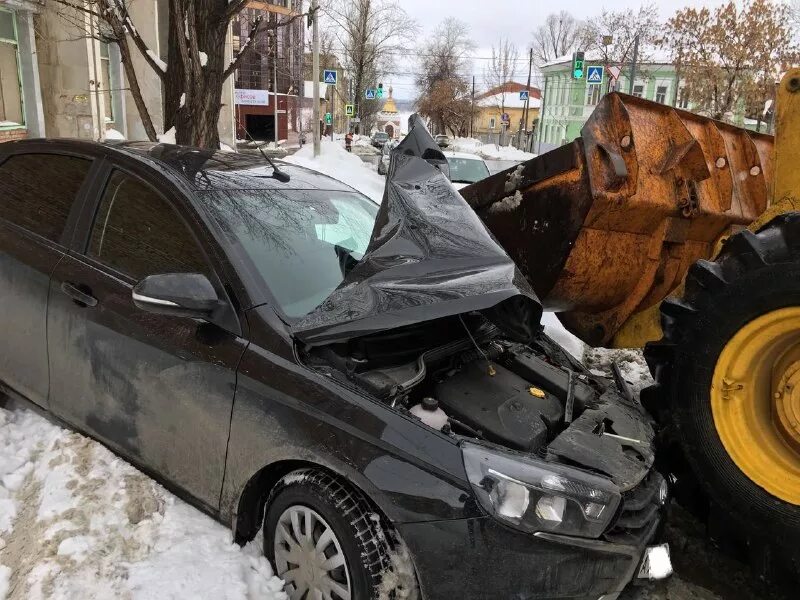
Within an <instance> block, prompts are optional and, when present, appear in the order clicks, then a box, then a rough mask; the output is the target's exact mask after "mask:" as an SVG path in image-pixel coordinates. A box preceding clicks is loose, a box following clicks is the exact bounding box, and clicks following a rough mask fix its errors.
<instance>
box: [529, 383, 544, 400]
mask: <svg viewBox="0 0 800 600" xmlns="http://www.w3.org/2000/svg"><path fill="white" fill-rule="evenodd" d="M528 393H529V394H530V395H531V396H533V397H534V398H544V397H545V393H544V390H542V389H539V388H537V387H534V386H531V387H529V388H528Z"/></svg>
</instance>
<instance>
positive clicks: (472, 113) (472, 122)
mask: <svg viewBox="0 0 800 600" xmlns="http://www.w3.org/2000/svg"><path fill="white" fill-rule="evenodd" d="M474 126H475V75H473V76H472V104H470V107H469V137H472V136H473V130H474Z"/></svg>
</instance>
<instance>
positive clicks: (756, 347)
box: [461, 69, 800, 560]
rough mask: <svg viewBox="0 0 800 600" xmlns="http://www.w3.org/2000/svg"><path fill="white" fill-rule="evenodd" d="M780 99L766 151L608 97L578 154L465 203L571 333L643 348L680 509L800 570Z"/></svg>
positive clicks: (791, 117)
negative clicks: (695, 509)
mask: <svg viewBox="0 0 800 600" xmlns="http://www.w3.org/2000/svg"><path fill="white" fill-rule="evenodd" d="M777 89H778V91H777V121H776V137H775V138H774V139H773V138H772V136H767V135H763V134H759V133H754V132H751V131H747V130H744V129H740V128H737V127H734V126H731V125H728V124H725V123H721V122H718V121H714V120H712V119H709V118H706V117H702V116H699V115H696V114H692V113H689V112H685V111H681V110H677V109H674V108H671V107H669V106H664V105H661V104H658V103H654V102H649V101H646V100H642V99H640V98H635V97H632V96H627V95H623V94H617V93H612V94H609V95H607V96H605V97H604V98H603V100H602V101H601V102H600V104H599V105H598V106H597V108H596V110H595V111H594V113H593V114H592V115H591V117H590V118H589V120H588V121H587V123H586V124H585V126H584V127H583V129H582V131H581V137H580V138H579V139H577V140H575V141H574V142H572V143H570V144H568V145H565V146H562V147H561V148H558V149H556V150H553V151H551V152H548V153H547V154H543V155H541V156H539V157H536V158H534V159H532V160H530V161H528V162H526V163H523V164H522V165H519V166H518V167H516V168H512V169H509V170H507V171H504V172H502V173H499V174H497V175H494V176H492V177H490V178H488V179H485V180H483V181H481V182H478V183H476V184H473V185H472V186H469V187H467V188H464V189H463V190H462V191H461V193H462V195H463V196H464V198H465V199H466V200H467V202H468V203H469V204H470V205H471V206H472V207H473V208H474V209H475V210H476V212H477V213H478V214H479V215H480V216H481V217H482V218H483V220H484V221H485V223H486V224H487V226H488V227H489V229H490V230H491V231H492V233H493V234H494V235H495V237H496V238H497V239H498V241H499V242H500V243H501V244H502V245H503V246H504V247H505V249H506V250H507V252H508V253H509V254H510V255H511V257H512V258H513V259H514V260H515V261H516V263H517V265H518V266H519V267H520V269H521V270H522V271H523V273H524V274H525V275H526V277H527V278H528V280H529V281H530V283H531V284H532V285H533V287H534V289H535V290H536V292H537V294H538V296H539V297H540V299H541V300H542V302H543V304H544V305H545V308H546V309H548V310H552V311H555V312H557V313H558V316H559V318H560V320H561V321H562V323H563V324H564V325H565V326H566V328H567V329H568V330H569V331H571V332H572V333H573V334H575V335H576V336H578V337H579V338H581V339H582V340H583V341H584V342H586V343H587V344H589V345H591V346H603V347H617V348H621V347H629V348H630V347H643V348H644V352H645V358H646V360H647V363H648V365H649V367H650V370H651V372H652V374H653V377H654V379H655V384H654V385H653V386H651V387H650V388H647V389H646V390H644V391H643V393H642V401H643V402H644V403H645V405H646V406H647V408H649V409H650V411H651V413H652V414H653V415H654V416H655V417H656V419H657V421H658V422H659V424H660V426H661V431H662V435H661V437H662V440H663V446H662V454H663V455H664V456H665V457H666V458H668V459H669V461H668V464H667V466H666V468H667V469H668V470H669V471H671V472H672V473H674V474H677V478H678V483H679V487H678V489H679V490H683V493H684V499H685V501H687V502H689V501H691V502H694V503H695V504H697V498H698V497H699V496H700V494H697V493H696V492H697V491H698V490H700V491H702V497H703V498H707V499H708V502H707V503H705V502H704V503H703V504H704V506H705V507H706V511H705V516H709V511H708V507H711V509H710V511H711V513H710V514H711V516H712V517H722V518H723V521H724V522H726V523H730V524H733V525H734V527H733V528H732V529H735V530H738V531H741V532H743V534H744V535H742V536H740V539H744V540H745V541H746V542H747V543H748V545H749V546H750V547H758V548H762V549H764V548H766V549H767V553H768V554H769V553H771V554H772V555H773V556H778V555H780V556H782V557H786V556H789V557H794V560H797V558H796V557H797V555H798V550H797V549H798V548H800V69H794V70H791V71H789V72H788V73H787V74H786V76H785V77H784V78H783V80H782V81H781V83H780V84H779V86H778V88H777ZM790 560H791V559H790Z"/></svg>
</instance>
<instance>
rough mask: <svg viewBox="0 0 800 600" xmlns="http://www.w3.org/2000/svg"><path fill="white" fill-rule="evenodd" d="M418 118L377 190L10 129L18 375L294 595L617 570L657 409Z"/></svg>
mask: <svg viewBox="0 0 800 600" xmlns="http://www.w3.org/2000/svg"><path fill="white" fill-rule="evenodd" d="M420 135H421V133H420ZM428 137H430V136H428ZM409 138H412V136H409ZM409 138H406V140H404V142H403V143H401V145H400V147H398V149H397V150H396V152H397V153H398V155H397V157H394V158H393V160H396V161H397V164H396V165H394V167H393V170H392V178H391V179H390V180H389V182H388V183H387V199H386V201H385V202H384V203H382V204H381V205H380V206H378V205H376V204H375V203H373V202H372V201H370V200H369V199H367V198H366V197H364V196H362V195H360V194H359V193H357V192H355V191H354V190H352V189H351V188H349V187H347V186H345V185H343V184H341V183H339V182H337V181H335V180H333V179H330V178H328V177H325V176H322V175H320V174H318V173H315V172H312V171H309V170H306V169H303V168H300V167H297V166H292V165H286V164H278V165H277V168H275V169H273V167H271V166H270V165H267V164H265V163H264V162H263V161H262V160H261V159H260V158H258V157H251V156H244V155H237V154H231V153H219V152H212V151H206V150H198V149H192V148H184V147H178V146H171V145H159V144H152V143H124V144H121V145H100V144H95V143H89V142H82V141H64V140H52V141H36V140H33V141H21V142H10V143H6V144H2V145H0V298H2V306H3V311H2V314H1V315H0V320H1V321H2V331H3V334H4V335H3V338H4V342H3V344H2V345H1V346H0V379H2V385H3V390H4V391H5V392H6V393H7V394H8V395H11V396H14V397H17V398H24V399H26V400H28V401H31V402H33V403H35V404H37V405H38V406H39V407H41V408H42V409H45V410H46V411H49V412H50V413H52V415H54V416H55V417H57V418H58V419H59V420H61V421H63V422H64V423H66V424H68V425H70V426H72V427H74V428H75V429H78V430H80V431H83V432H85V433H87V434H88V435H90V436H92V437H94V438H96V439H98V440H100V441H101V442H103V443H104V444H106V445H107V446H109V447H110V448H111V449H113V450H114V451H115V452H117V453H118V454H120V455H122V456H124V457H125V458H127V459H128V460H130V461H131V462H133V463H134V464H137V465H139V466H140V467H141V468H143V469H144V470H146V471H147V472H149V473H151V474H153V475H154V476H156V477H157V478H158V479H160V480H161V481H164V482H166V483H167V484H168V485H169V486H170V488H171V489H174V490H176V491H177V492H178V493H179V494H181V495H182V496H183V497H185V498H187V499H189V500H190V501H191V502H193V503H194V504H195V505H197V506H198V507H200V508H201V509H203V510H205V511H206V512H208V513H209V514H211V515H213V516H215V517H216V518H217V519H219V520H220V521H221V522H223V523H229V524H231V525H232V527H233V532H234V536H235V539H236V540H237V541H238V542H240V543H241V542H245V541H246V540H250V539H252V538H253V537H254V536H255V535H256V533H257V532H258V531H259V530H260V529H263V532H264V552H265V554H266V556H267V557H268V558H269V559H270V560H272V561H274V564H275V567H276V571H277V574H278V575H280V576H281V577H283V578H284V580H285V581H286V590H287V591H288V592H289V595H290V597H291V598H294V599H297V598H306V597H312V598H319V597H324V598H332V599H338V600H346V599H353V600H371V599H375V598H396V599H398V600H399V599H404V598H418V597H422V598H427V599H438V598H442V599H445V598H446V599H452V598H464V599H467V598H474V599H485V598H553V597H559V598H592V599H596V598H599V597H601V596H604V597H615V595H616V593H617V592H619V591H620V590H622V589H623V587H624V586H625V585H626V584H627V583H628V581H629V580H630V579H631V578H632V577H635V576H636V575H637V573H645V574H646V573H648V572H649V571H648V568H649V567H648V563H647V562H645V563H644V564H642V556H643V554H644V553H645V548H646V546H647V545H648V544H649V543H650V542H651V540H652V538H653V536H654V532H655V531H656V528H657V527H658V525H659V522H660V519H661V516H660V515H661V512H662V507H663V505H664V503H665V501H666V484H665V483H664V480H663V479H662V477H661V476H660V475H658V474H657V473H656V472H655V471H653V470H652V466H653V462H654V456H653V447H652V442H653V430H652V428H651V425H650V421H649V419H648V418H647V417H646V415H645V414H644V412H643V410H642V408H641V406H640V405H639V403H638V402H637V401H635V400H633V399H632V398H631V397H629V396H626V394H625V393H621V391H622V392H624V391H625V384H624V382H617V384H615V383H614V382H612V381H609V380H606V379H603V378H600V377H596V376H594V375H592V374H591V373H589V372H588V371H586V369H584V368H583V367H582V366H581V365H580V364H579V363H578V362H576V361H575V360H573V359H571V358H570V357H569V355H567V354H566V353H565V352H564V351H563V350H561V349H560V348H559V347H558V346H557V345H556V344H555V343H553V342H552V341H551V340H550V339H549V338H548V337H547V336H545V335H544V334H543V333H542V330H541V327H540V326H539V318H540V315H541V306H540V304H539V303H538V301H537V299H536V297H535V295H534V293H533V292H532V291H531V289H530V287H529V286H528V285H527V283H526V282H525V281H524V280H523V279H522V278H521V276H520V274H519V271H518V270H517V269H516V267H515V265H514V264H513V263H512V262H511V260H510V259H509V258H508V256H507V255H506V253H505V252H504V251H503V250H502V248H500V247H499V246H498V245H497V243H496V241H495V240H494V238H493V237H492V236H491V235H489V233H488V232H487V230H486V229H485V227H484V226H483V225H482V223H481V221H480V220H479V219H478V217H477V216H476V215H475V213H474V212H473V211H472V210H471V209H469V207H468V206H467V204H466V203H465V202H464V200H463V199H462V198H461V197H460V196H459V195H458V194H457V193H456V192H455V191H453V189H452V187H451V185H450V183H449V182H448V181H447V180H446V179H445V178H444V175H443V174H441V173H439V171H437V170H436V169H435V168H434V167H432V166H431V165H430V164H428V163H427V162H425V161H424V160H422V159H421V158H419V155H420V154H419V152H417V153H416V155H415V150H414V148H417V149H418V150H419V149H420V148H423V147H424V144H421V143H419V140H415V139H411V140H410V139H409ZM423 141H425V143H428V142H427V140H423ZM407 143H408V144H407ZM432 143H433V142H432V140H430V144H432ZM406 144H407V145H406ZM287 178H289V180H288V181H287ZM431 190H434V193H433V195H431V194H432V192H431ZM376 223H377V226H376ZM420 232H424V235H420ZM307 592H308V596H306V593H307Z"/></svg>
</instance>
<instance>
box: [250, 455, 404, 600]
mask: <svg viewBox="0 0 800 600" xmlns="http://www.w3.org/2000/svg"><path fill="white" fill-rule="evenodd" d="M264 554H265V555H266V556H267V558H269V559H270V561H272V563H273V564H274V565H275V573H276V575H277V576H278V577H280V578H282V579H283V580H284V582H285V588H284V589H285V591H286V593H287V594H288V595H289V598H291V600H304V599H323V600H373V599H374V600H377V599H378V598H395V599H397V600H412V599H416V598H418V591H417V582H416V576H415V574H414V568H413V566H412V564H411V560H410V558H409V557H408V552H407V551H406V550H405V548H404V547H403V546H402V544H401V543H400V542H399V540H398V539H397V538H396V537H395V536H394V535H393V534H392V532H391V531H389V530H388V527H387V525H386V524H384V522H383V520H382V519H381V518H380V516H379V515H378V514H377V513H376V512H375V511H374V510H373V509H372V508H371V506H370V505H369V503H368V502H367V501H366V499H365V498H364V497H363V496H362V495H361V494H360V493H358V492H357V491H356V490H353V489H351V488H350V487H349V486H347V484H346V483H344V482H343V481H341V480H340V479H338V478H337V477H335V476H333V475H330V474H328V473H326V472H324V471H318V470H313V469H308V470H301V471H295V472H294V473H291V474H289V475H287V476H286V477H284V478H283V479H282V480H281V481H280V482H279V483H278V485H277V486H276V487H275V489H273V491H272V493H271V495H270V499H269V504H268V506H267V511H266V515H265V518H264ZM390 573H391V574H392V576H388V577H387V575H389V574H390Z"/></svg>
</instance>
